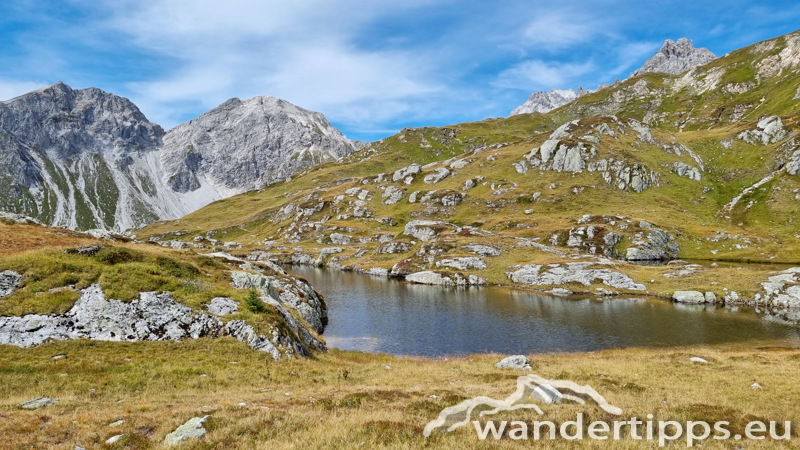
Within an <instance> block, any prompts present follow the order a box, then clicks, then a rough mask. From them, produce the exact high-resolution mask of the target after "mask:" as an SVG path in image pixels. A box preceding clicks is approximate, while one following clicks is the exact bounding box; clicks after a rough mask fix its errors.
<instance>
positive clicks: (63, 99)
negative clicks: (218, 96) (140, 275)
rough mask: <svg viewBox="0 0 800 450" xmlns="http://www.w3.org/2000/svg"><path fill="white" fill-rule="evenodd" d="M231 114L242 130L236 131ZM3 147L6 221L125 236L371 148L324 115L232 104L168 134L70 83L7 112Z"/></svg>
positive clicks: (1, 200)
mask: <svg viewBox="0 0 800 450" xmlns="http://www.w3.org/2000/svg"><path fill="white" fill-rule="evenodd" d="M256 104H258V105H261V106H264V105H266V106H264V107H262V108H258V107H250V106H253V105H256ZM248 105H250V106H248ZM231 114H234V115H236V114H238V115H239V118H240V119H241V120H240V121H239V122H230V123H226V122H225V119H224V117H223V116H226V115H231ZM221 123H226V126H227V128H225V129H221V130H217V131H214V132H212V133H207V132H205V128H203V127H206V128H208V127H210V129H213V128H214V126H215V124H221ZM201 128H203V129H201ZM237 136H245V137H247V136H249V137H250V139H247V140H245V141H244V142H239V141H238V140H237ZM0 143H2V145H0V159H2V160H3V161H4V162H5V164H4V167H3V168H2V169H0V180H1V181H3V183H2V185H0V209H5V210H9V211H13V212H19V213H25V214H28V215H30V216H33V217H36V218H37V219H41V220H43V221H45V222H48V223H51V224H53V225H58V226H65V227H68V228H73V229H84V230H85V229H91V228H100V229H107V230H115V231H122V230H124V229H128V228H137V227H141V226H143V225H146V224H147V223H150V222H152V221H154V220H159V219H169V218H176V217H180V216H182V215H185V214H188V213H189V212H191V211H193V210H196V209H198V208H200V207H202V206H204V205H206V204H208V203H210V202H212V201H216V200H219V199H222V198H225V197H227V196H230V195H235V194H238V193H241V192H245V191H247V190H251V189H258V188H260V187H263V186H265V185H267V184H269V183H272V182H275V181H276V180H278V179H283V178H285V177H287V176H291V175H293V174H294V173H296V172H297V171H298V170H301V169H303V168H305V167H308V166H309V165H313V164H319V163H323V162H329V161H334V160H336V159H338V158H341V157H343V156H345V155H347V154H348V153H350V152H351V151H353V150H355V149H356V148H358V147H359V146H360V145H362V144H361V143H358V142H351V141H349V140H347V139H346V138H345V137H344V136H342V134H341V132H339V130H337V129H335V128H334V127H332V126H331V125H330V123H329V122H328V121H327V119H325V117H324V115H322V114H321V113H317V112H313V111H308V110H305V109H303V108H300V107H297V106H295V105H292V104H291V103H289V102H286V101H285V100H280V99H276V98H274V97H254V98H252V99H247V100H244V101H243V100H239V99H229V100H228V101H226V102H224V103H223V104H221V105H220V106H218V107H216V108H213V109H212V110H210V111H208V112H206V113H204V114H203V115H201V116H200V117H198V118H196V119H192V120H190V121H188V122H185V123H183V124H180V125H178V126H176V127H173V128H172V129H170V130H168V131H164V129H163V128H162V127H161V126H160V125H158V124H155V123H152V122H150V121H149V120H148V119H147V118H146V116H145V115H144V114H143V113H142V112H141V111H140V110H139V109H138V107H137V106H136V105H135V104H134V103H133V102H131V101H130V100H129V99H127V98H124V97H120V96H117V95H115V94H112V93H108V92H105V91H102V90H100V89H98V88H85V89H72V88H71V87H69V86H68V85H66V84H64V83H63V82H57V83H54V84H52V85H50V86H46V87H43V88H40V89H37V90H35V91H31V92H29V93H26V94H23V95H21V96H17V97H15V98H13V99H10V100H6V101H3V102H0ZM240 144H246V145H240ZM190 147H191V149H192V150H191V151H188V152H187V151H186V149H188V148H190ZM239 166H242V167H243V168H240V167H239Z"/></svg>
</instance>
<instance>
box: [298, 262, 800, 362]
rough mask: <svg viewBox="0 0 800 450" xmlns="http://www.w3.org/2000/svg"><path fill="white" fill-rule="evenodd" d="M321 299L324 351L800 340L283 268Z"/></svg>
mask: <svg viewBox="0 0 800 450" xmlns="http://www.w3.org/2000/svg"><path fill="white" fill-rule="evenodd" d="M288 271H289V272H291V273H293V274H296V275H300V276H302V277H304V278H306V279H308V281H309V282H310V283H311V284H312V285H313V286H314V287H315V288H316V289H317V290H318V291H320V292H322V293H323V294H324V296H325V301H326V302H327V305H328V315H329V319H330V320H329V323H328V326H327V327H326V329H325V333H324V335H323V337H324V338H325V340H326V341H327V343H328V345H329V346H330V347H334V348H340V349H344V350H359V351H365V352H383V353H390V354H394V355H408V356H428V357H436V356H446V355H464V354H471V353H485V352H498V353H506V354H516V353H524V354H529V353H543V352H564V351H565V352H571V351H591V350H599V349H606V348H623V347H670V346H684V345H693V344H723V343H728V344H732V345H734V346H742V347H745V346H747V347H755V346H760V345H784V346H793V347H796V346H800V327H797V326H791V325H786V324H782V323H778V322H773V321H766V320H762V319H761V317H760V316H759V315H758V314H756V312H754V311H752V310H750V309H747V308H737V309H738V311H733V310H730V309H726V308H714V307H704V306H695V305H681V304H675V303H672V302H669V301H666V300H657V299H632V298H610V299H602V300H598V299H596V298H587V299H583V300H581V299H577V300H574V299H567V298H561V297H554V296H550V295H542V294H535V293H531V292H526V291H521V290H514V289H509V288H499V287H481V288H443V287H440V286H425V285H418V284H413V283H407V282H405V281H402V280H395V279H387V278H382V277H371V276H369V275H362V274H355V273H352V272H342V271H334V270H328V269H318V268H312V267H291V268H288Z"/></svg>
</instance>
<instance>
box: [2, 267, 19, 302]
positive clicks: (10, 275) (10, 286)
mask: <svg viewBox="0 0 800 450" xmlns="http://www.w3.org/2000/svg"><path fill="white" fill-rule="evenodd" d="M20 281H22V275H20V274H18V273H17V272H14V271H11V270H4V271H2V272H0V298H2V297H5V296H7V295H11V294H13V293H14V291H15V290H16V289H17V286H18V285H19V282H20Z"/></svg>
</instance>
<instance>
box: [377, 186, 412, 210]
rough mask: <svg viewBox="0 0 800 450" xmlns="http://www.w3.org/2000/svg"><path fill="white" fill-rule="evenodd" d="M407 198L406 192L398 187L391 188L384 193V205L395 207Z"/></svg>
mask: <svg viewBox="0 0 800 450" xmlns="http://www.w3.org/2000/svg"><path fill="white" fill-rule="evenodd" d="M405 196H406V191H405V190H404V189H402V188H399V187H396V186H389V187H387V188H386V190H384V191H383V195H382V196H381V197H382V198H383V204H384V205H394V204H395V203H397V202H399V201H400V200H402V199H403V197H405Z"/></svg>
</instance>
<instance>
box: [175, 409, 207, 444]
mask: <svg viewBox="0 0 800 450" xmlns="http://www.w3.org/2000/svg"><path fill="white" fill-rule="evenodd" d="M209 417H210V416H204V417H195V418H193V419H189V421H188V422H186V423H185V424H183V425H181V426H179V427H178V429H176V430H175V431H173V432H172V433H170V434H168V435H167V437H166V438H164V445H165V446H167V447H172V446H174V445H178V444H181V443H183V442H185V441H187V440H189V439H199V438H201V437H203V436H205V434H206V429H205V428H204V427H203V425H205V423H206V421H207V420H208V418H209Z"/></svg>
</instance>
